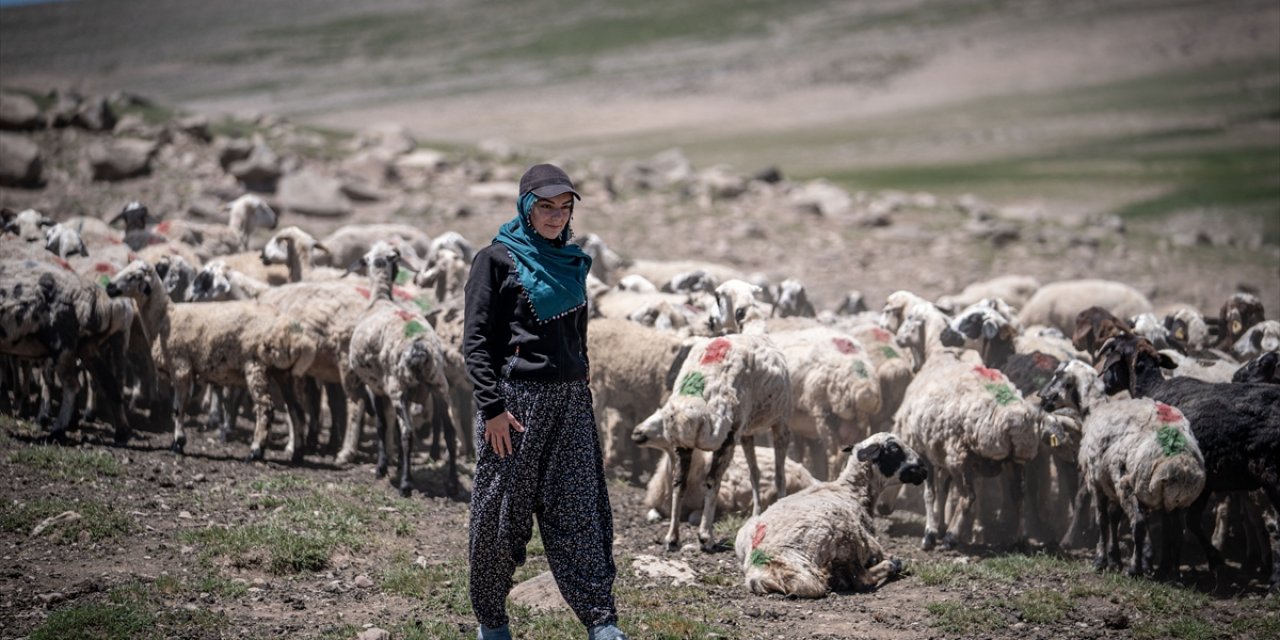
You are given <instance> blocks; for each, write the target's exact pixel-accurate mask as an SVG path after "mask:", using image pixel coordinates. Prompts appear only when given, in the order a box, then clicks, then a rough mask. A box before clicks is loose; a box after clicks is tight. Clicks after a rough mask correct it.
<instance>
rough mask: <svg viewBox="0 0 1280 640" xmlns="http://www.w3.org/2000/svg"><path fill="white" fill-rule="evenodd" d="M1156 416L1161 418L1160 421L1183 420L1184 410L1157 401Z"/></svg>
mask: <svg viewBox="0 0 1280 640" xmlns="http://www.w3.org/2000/svg"><path fill="white" fill-rule="evenodd" d="M1156 416H1157V417H1159V418H1160V422H1181V421H1182V412H1181V411H1178V410H1177V409H1176V408H1174V407H1171V406H1169V405H1167V404H1165V403H1163V402H1157V403H1156Z"/></svg>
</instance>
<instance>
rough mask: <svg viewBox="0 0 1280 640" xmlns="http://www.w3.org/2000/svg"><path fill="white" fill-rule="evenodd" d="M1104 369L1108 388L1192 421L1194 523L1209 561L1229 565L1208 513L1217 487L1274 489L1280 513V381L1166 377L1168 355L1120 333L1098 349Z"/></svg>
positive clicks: (1279, 547) (1278, 542)
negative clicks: (1201, 466) (1197, 473)
mask: <svg viewBox="0 0 1280 640" xmlns="http://www.w3.org/2000/svg"><path fill="white" fill-rule="evenodd" d="M1098 356H1099V364H1098V368H1099V370H1100V371H1101V372H1102V380H1103V383H1104V385H1105V390H1106V392H1107V393H1108V394H1110V395H1114V394H1117V393H1119V392H1121V391H1128V392H1129V395H1130V396H1131V397H1134V398H1152V399H1154V400H1158V401H1160V402H1164V403H1166V404H1169V405H1172V406H1174V407H1176V408H1177V409H1178V410H1179V411H1181V412H1182V414H1183V415H1185V416H1186V417H1187V419H1188V420H1189V421H1190V422H1191V429H1192V432H1193V433H1194V434H1195V439H1196V442H1198V443H1199V445H1200V451H1201V453H1203V454H1204V462H1205V487H1204V491H1202V492H1201V493H1200V496H1199V497H1198V498H1196V501H1195V502H1194V503H1192V504H1191V506H1190V507H1189V508H1188V510H1187V521H1188V526H1189V527H1190V528H1191V532H1192V534H1194V535H1195V537H1196V539H1197V540H1198V541H1199V542H1200V546H1201V547H1202V548H1203V549H1204V552H1205V556H1206V557H1207V558H1208V560H1209V566H1210V567H1211V568H1213V569H1215V570H1216V569H1217V567H1219V566H1220V565H1221V561H1222V560H1221V558H1222V556H1221V553H1220V552H1219V551H1218V550H1217V549H1215V548H1214V547H1213V546H1212V544H1210V541H1209V537H1208V536H1207V535H1206V534H1205V532H1204V531H1203V530H1202V529H1201V527H1200V518H1201V516H1202V514H1203V513H1204V509H1205V507H1206V506H1207V505H1208V502H1209V498H1210V495H1211V494H1212V493H1213V492H1215V491H1251V490H1254V489H1262V490H1263V491H1265V492H1266V494H1267V498H1268V500H1269V501H1270V502H1271V507H1272V509H1274V510H1275V511H1276V512H1277V513H1280V386H1276V385H1271V384H1235V383H1231V384H1213V383H1209V382H1203V381H1201V380H1196V379H1193V378H1187V377H1180V378H1169V379H1165V378H1164V376H1163V375H1161V373H1160V370H1161V368H1171V367H1172V366H1173V363H1172V362H1171V361H1170V360H1169V358H1168V356H1166V355H1164V354H1161V353H1159V352H1157V351H1156V350H1155V348H1154V347H1152V346H1151V343H1149V342H1147V341H1146V340H1144V339H1142V338H1138V337H1136V336H1119V337H1117V338H1115V339H1113V340H1111V341H1110V342H1108V343H1107V344H1106V345H1103V348H1102V350H1101V351H1099V352H1098ZM1270 535H1271V549H1272V552H1273V553H1272V566H1271V577H1270V584H1271V588H1272V589H1276V588H1280V532H1277V531H1271V532H1270Z"/></svg>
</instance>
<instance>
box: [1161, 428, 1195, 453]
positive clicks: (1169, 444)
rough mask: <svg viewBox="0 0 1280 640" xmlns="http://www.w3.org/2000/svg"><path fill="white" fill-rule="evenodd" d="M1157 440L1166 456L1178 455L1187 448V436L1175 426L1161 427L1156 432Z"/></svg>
mask: <svg viewBox="0 0 1280 640" xmlns="http://www.w3.org/2000/svg"><path fill="white" fill-rule="evenodd" d="M1156 442H1159V443H1160V450H1161V451H1164V455H1166V456H1176V455H1178V454H1179V453H1182V452H1183V451H1186V450H1187V437H1186V436H1184V435H1182V432H1181V431H1178V429H1177V428H1175V427H1160V430H1159V431H1157V432H1156Z"/></svg>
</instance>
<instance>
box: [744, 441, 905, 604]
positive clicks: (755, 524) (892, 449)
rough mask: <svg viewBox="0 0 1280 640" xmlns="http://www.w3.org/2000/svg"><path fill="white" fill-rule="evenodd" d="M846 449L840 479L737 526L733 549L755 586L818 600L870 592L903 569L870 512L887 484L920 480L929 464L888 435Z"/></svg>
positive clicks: (762, 591)
mask: <svg viewBox="0 0 1280 640" xmlns="http://www.w3.org/2000/svg"><path fill="white" fill-rule="evenodd" d="M846 451H849V452H850V454H851V455H850V456H849V460H848V462H847V463H846V464H845V467H844V470H843V471H841V472H840V476H839V477H838V478H836V479H835V480H833V481H831V482H821V483H818V484H815V485H813V486H811V487H809V488H807V489H805V490H803V491H801V492H799V493H796V494H793V495H789V496H787V497H785V498H782V499H780V500H778V501H777V502H776V503H774V504H773V506H771V507H769V510H768V511H765V512H764V513H762V514H759V515H756V516H753V517H751V518H750V519H748V520H747V521H746V522H745V523H743V525H742V527H741V528H740V529H738V534H737V537H736V540H735V542H734V551H735V553H736V554H737V557H738V562H739V563H740V564H741V566H742V571H743V573H744V574H745V584H746V586H747V588H748V589H750V590H751V591H752V592H754V593H759V594H766V593H781V594H783V595H787V596H795V597H799V598H821V597H823V596H825V595H826V594H827V593H828V592H829V591H832V590H836V591H843V590H850V589H852V590H857V591H866V590H870V589H873V588H875V587H878V586H880V585H882V584H884V583H885V582H886V581H888V580H889V579H891V578H893V577H894V576H896V575H897V574H898V573H900V572H901V571H902V561H901V560H898V559H896V558H889V557H887V556H888V554H887V553H886V552H885V549H884V547H882V546H881V545H880V542H879V541H878V540H876V538H875V530H876V528H875V523H874V522H873V521H872V518H871V514H872V513H874V511H875V507H876V501H877V499H878V498H879V497H880V495H881V494H882V493H883V492H884V491H885V490H886V489H888V488H890V487H894V486H897V485H899V484H902V483H910V484H920V483H921V482H923V481H924V480H925V477H926V476H927V474H928V472H927V470H926V467H925V464H924V462H923V460H922V459H921V458H920V456H919V454H917V453H916V452H915V451H914V450H912V449H911V447H909V446H907V445H906V444H905V443H904V442H902V441H901V439H899V438H898V437H897V436H895V435H893V434H891V433H877V434H874V435H872V436H870V437H868V438H867V439H866V440H863V441H862V442H859V443H858V444H856V445H854V446H851V447H848V448H847V449H846Z"/></svg>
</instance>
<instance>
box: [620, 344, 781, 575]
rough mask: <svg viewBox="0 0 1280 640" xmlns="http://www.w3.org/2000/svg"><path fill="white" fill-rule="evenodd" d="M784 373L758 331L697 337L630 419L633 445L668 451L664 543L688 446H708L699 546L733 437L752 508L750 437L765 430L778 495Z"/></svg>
mask: <svg viewBox="0 0 1280 640" xmlns="http://www.w3.org/2000/svg"><path fill="white" fill-rule="evenodd" d="M790 417H791V379H790V377H789V375H788V373H787V363H786V358H785V357H784V356H783V355H782V352H781V351H779V350H778V348H777V347H776V346H775V345H774V344H773V343H772V341H771V340H769V338H767V337H765V336H763V335H731V336H723V337H719V338H714V339H710V340H708V339H699V340H698V341H697V342H696V343H695V344H694V346H693V348H692V349H691V350H690V352H689V357H688V358H687V359H686V360H685V362H684V365H683V366H682V367H681V368H680V373H679V374H678V375H677V378H676V382H675V384H674V385H673V386H672V388H671V396H670V397H669V398H667V401H666V403H664V404H663V405H662V407H661V408H660V409H658V410H657V411H655V412H654V413H653V415H651V416H649V417H648V418H647V419H645V421H644V422H642V423H640V424H639V425H636V428H635V430H634V431H633V432H632V439H633V440H635V442H636V443H637V444H640V445H644V446H651V447H655V448H660V449H663V450H665V451H666V452H667V454H668V455H669V456H671V459H672V462H673V468H674V470H675V472H674V474H673V477H674V478H675V482H674V483H673V486H672V492H671V494H672V496H671V504H672V508H671V513H672V517H671V524H670V527H669V528H668V531H667V534H666V536H665V537H664V538H663V540H664V542H665V543H666V546H667V548H668V549H675V548H676V547H677V546H678V545H679V541H680V528H679V527H680V521H679V518H677V517H676V516H677V514H678V513H679V512H680V509H679V505H680V504H681V502H682V500H683V494H684V487H685V481H686V479H687V478H688V476H689V458H690V456H691V454H692V450H693V449H702V450H704V451H714V452H715V454H714V455H713V457H712V459H711V472H710V473H708V474H707V479H706V481H705V482H704V483H703V484H704V487H705V488H706V495H705V498H704V499H703V506H702V524H701V526H700V527H699V530H698V539H699V541H700V542H701V543H702V548H703V550H705V551H711V550H713V549H714V548H715V544H716V540H715V534H714V525H715V513H716V496H717V495H719V491H720V482H721V479H722V478H723V477H724V473H725V470H726V469H727V468H728V466H729V462H730V461H731V460H732V459H733V448H734V446H735V445H737V444H739V443H740V444H741V445H742V448H743V454H744V455H745V456H746V458H747V466H748V467H749V468H750V469H751V481H752V482H751V483H752V491H751V498H752V513H753V514H758V513H760V511H761V509H762V505H761V499H760V470H759V468H758V466H757V465H756V457H755V439H756V436H757V435H758V434H761V433H764V432H766V431H768V432H771V433H772V436H773V446H774V474H775V475H774V481H775V486H776V487H777V491H778V496H779V497H782V496H785V495H786V486H785V485H784V484H783V481H784V478H785V476H786V450H787V445H788V444H789V443H790V440H791V433H790V431H789V430H788V429H787V421H788V420H789V419H790Z"/></svg>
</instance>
